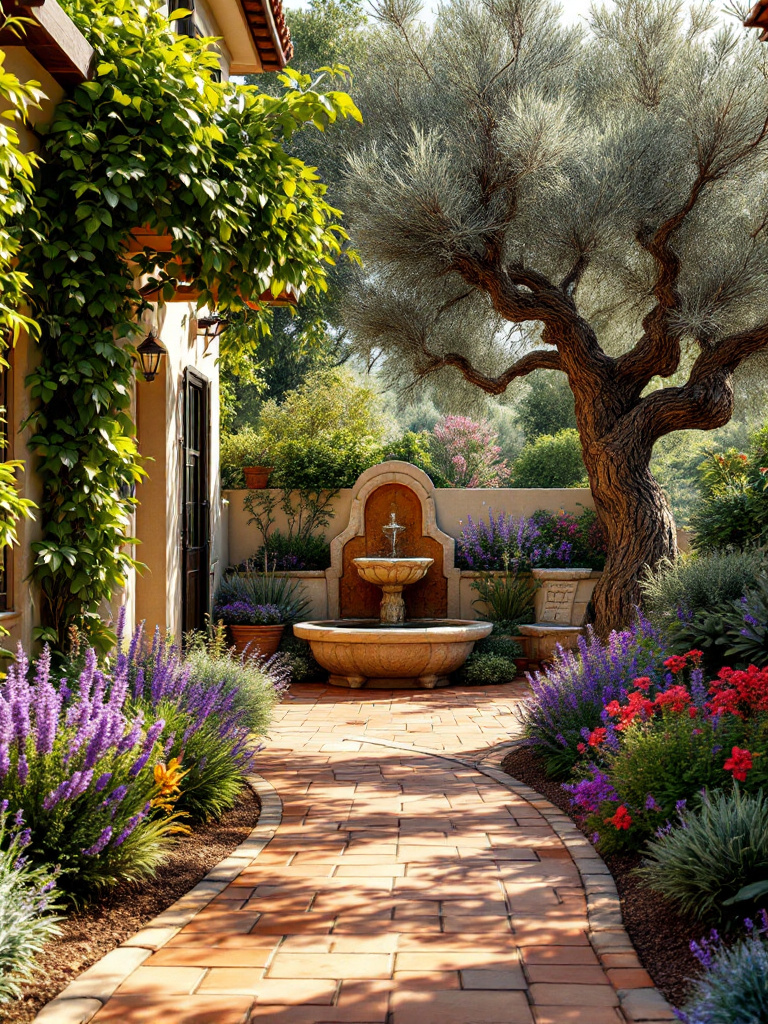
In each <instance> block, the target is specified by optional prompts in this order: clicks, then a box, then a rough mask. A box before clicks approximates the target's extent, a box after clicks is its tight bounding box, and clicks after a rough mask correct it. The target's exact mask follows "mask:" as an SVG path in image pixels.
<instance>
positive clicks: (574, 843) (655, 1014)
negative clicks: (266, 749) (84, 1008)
mask: <svg viewBox="0 0 768 1024" xmlns="http://www.w3.org/2000/svg"><path fill="white" fill-rule="evenodd" d="M348 740H349V741H350V742H354V743H368V744H371V745H373V746H377V747H389V748H391V749H393V750H404V751H409V752H411V753H414V754H423V755H426V756H428V757H434V758H437V759H438V760H442V761H452V762H453V763H454V764H459V765H461V766H462V767H463V768H469V769H471V770H474V771H476V772H478V773H479V774H480V775H485V776H486V777H487V778H490V779H493V780H494V782H497V783H498V784H499V785H500V786H503V787H504V788H505V789H508V790H510V791H511V792H512V793H514V794H515V795H516V796H519V797H521V798H522V799H523V800H525V801H526V802H527V803H529V804H530V805H531V806H532V807H534V808H535V809H536V810H537V811H538V812H539V814H541V816H542V817H543V818H544V819H545V820H546V822H547V824H548V825H549V826H550V828H551V829H552V831H553V832H554V833H555V835H557V837H558V838H559V839H560V841H561V842H562V843H563V845H564V846H565V848H566V849H567V850H568V853H569V854H570V855H571V859H572V860H573V862H574V864H575V865H576V868H577V869H578V872H579V875H580V876H581V881H582V885H583V886H584V893H585V895H586V899H587V921H588V924H589V929H588V931H587V936H588V938H589V941H590V943H591V945H592V948H593V949H594V951H595V954H596V955H597V958H598V960H599V961H600V964H601V966H602V967H603V969H604V970H605V972H606V975H607V977H608V978H610V979H611V981H612V983H613V979H614V975H613V974H612V973H611V971H612V970H614V969H616V968H619V969H620V968H622V967H625V966H627V964H626V962H625V961H623V960H622V959H620V958H623V957H631V958H635V959H636V958H637V954H636V952H635V947H634V946H633V945H632V940H631V939H630V937H629V935H628V934H627V930H626V928H625V927H624V919H623V917H622V914H621V901H620V899H619V893H618V890H617V889H616V883H615V882H614V880H613V876H612V875H611V873H610V871H609V870H608V866H607V865H606V863H605V861H604V860H603V858H602V857H601V856H600V854H599V853H598V852H597V850H596V849H595V848H594V846H593V845H592V844H591V843H590V841H589V840H588V839H587V837H586V836H585V835H584V833H583V832H582V831H581V830H580V829H579V828H577V826H576V824H575V823H574V822H573V820H572V819H571V818H569V817H568V815H567V814H565V812H564V811H561V810H560V808H559V807H556V806H555V805H554V804H552V803H550V802H549V800H546V799H545V798H544V797H543V796H542V795H541V793H538V792H537V791H536V790H535V789H531V787H530V786H526V785H525V784H524V783H522V782H518V781H517V779H513V778H512V776H511V775H507V773H506V772H503V771H502V770H501V768H500V767H498V765H500V764H501V762H502V761H503V759H504V757H505V756H506V754H508V753H509V752H510V750H512V749H514V748H515V747H517V746H520V745H521V743H522V741H521V740H513V741H511V742H510V743H508V744H503V745H502V744H498V745H497V746H496V747H494V748H493V749H492V752H491V754H490V756H489V757H488V758H487V759H486V760H488V761H490V762H491V764H489V765H488V766H486V765H485V764H483V761H479V762H473V761H468V760H466V759H464V758H461V757H456V756H455V755H452V754H445V753H441V752H438V751H435V750H430V749H429V748H427V747H417V746H411V745H409V744H405V743H395V742H394V741H392V740H379V739H371V738H370V737H368V736H366V737H364V736H352V737H348ZM501 747H503V749H499V748H501ZM494 762H495V763H494ZM638 966H639V961H638ZM614 988H615V990H616V995H617V996H618V998H619V1004H620V1007H621V1010H622V1012H623V1014H624V1016H625V1017H626V1019H627V1020H628V1021H632V1022H633V1024H634V1022H639V1021H660V1020H672V1019H673V1012H674V1011H673V1008H672V1006H671V1005H670V1004H669V1003H668V1002H667V1000H666V999H665V998H664V996H663V995H662V993H661V992H660V991H659V990H658V989H656V988H628V989H627V988H619V987H618V986H617V985H615V984H614ZM57 1024H58V1022H57Z"/></svg>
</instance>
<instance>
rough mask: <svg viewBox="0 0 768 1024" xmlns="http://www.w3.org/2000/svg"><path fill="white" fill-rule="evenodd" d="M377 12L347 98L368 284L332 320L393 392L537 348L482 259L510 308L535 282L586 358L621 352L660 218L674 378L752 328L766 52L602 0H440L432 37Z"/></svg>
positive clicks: (714, 11)
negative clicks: (391, 376) (587, 342)
mask: <svg viewBox="0 0 768 1024" xmlns="http://www.w3.org/2000/svg"><path fill="white" fill-rule="evenodd" d="M377 13H378V16H379V19H380V21H381V22H382V29H381V31H380V32H378V33H375V34H374V35H373V36H372V38H371V41H370V44H369V45H370V49H371V54H370V56H369V66H368V69H367V70H366V71H365V72H364V73H362V74H358V76H357V78H356V83H355V84H356V98H357V99H358V101H359V105H360V107H361V109H362V110H363V111H364V115H365V121H366V129H365V130H366V133H367V138H366V145H365V147H364V148H362V149H358V151H357V152H356V153H355V154H354V155H353V156H352V157H351V160H350V171H349V177H348V187H347V193H346V196H345V203H344V205H345V209H346V211H347V213H348V216H349V219H350V223H351V230H352V235H353V242H354V244H355V245H356V246H357V248H358V250H359V251H360V253H361V255H362V257H363V260H364V264H365V268H366V273H365V277H364V279H363V281H362V282H361V285H360V290H359V292H358V293H357V296H356V297H355V298H354V299H353V300H351V301H349V302H348V304H347V322H348V324H349V325H350V326H351V327H352V329H353V331H354V333H355V336H356V338H357V341H358V344H359V345H360V346H361V347H362V348H363V349H364V350H366V351H367V352H371V351H376V350H383V352H384V353H385V354H386V355H387V356H389V365H390V367H392V368H393V369H395V368H396V373H397V375H398V377H399V379H400V381H401V382H402V374H403V368H404V366H406V365H407V366H409V367H410V368H411V369H412V370H413V371H415V373H416V374H417V375H424V374H429V373H434V372H438V373H440V372H444V368H445V366H446V356H447V355H449V354H453V355H455V356H456V357H457V358H456V359H453V360H451V359H449V360H448V365H451V366H453V367H457V368H458V369H459V370H460V371H461V372H464V373H465V375H466V371H467V367H466V366H465V365H463V363H462V359H464V360H469V362H470V364H471V367H470V370H477V371H478V372H479V373H480V374H482V375H483V377H490V378H496V377H498V375H499V374H501V373H503V371H504V370H505V369H507V368H509V367H510V366H512V365H513V364H514V363H515V361H516V360H517V359H519V358H520V356H521V355H523V354H525V353H527V352H530V351H531V350H532V349H535V348H536V347H537V345H539V344H540V341H541V334H542V329H541V321H540V320H538V319H536V317H535V315H533V314H531V316H530V318H529V317H528V316H527V315H526V314H525V313H523V314H521V315H519V316H516V317H515V318H514V319H509V318H507V317H505V316H504V315H503V314H502V313H500V312H499V311H498V307H499V303H498V301H497V296H496V295H495V294H494V290H493V287H492V286H491V287H489V286H488V283H487V281H485V282H480V281H479V280H478V281H473V275H474V276H475V277H477V274H476V273H475V271H476V268H477V264H478V262H482V260H483V259H484V258H485V257H486V255H487V252H488V247H489V245H490V244H492V245H493V246H497V247H498V248H499V250H500V264H501V265H502V266H507V267H509V266H514V267H516V268H525V270H526V271H527V272H529V274H530V275H531V277H530V280H529V281H528V283H527V284H526V282H525V280H524V275H522V274H521V276H520V279H519V281H518V286H519V287H520V288H521V289H523V291H524V292H527V293H530V292H531V291H535V289H536V286H537V281H536V279H534V277H533V275H543V277H544V278H546V279H547V280H548V281H551V282H556V283H557V284H558V285H561V286H562V287H563V289H564V291H565V292H566V293H567V294H568V295H569V296H570V297H572V298H573V299H574V301H575V303H576V309H577V311H578V314H579V316H580V317H582V318H584V319H585V320H586V321H587V322H588V323H589V324H590V325H591V327H592V328H593V329H594V331H595V333H596V335H597V339H598V341H599V344H600V346H601V348H602V349H603V350H604V351H605V352H606V353H608V354H609V355H612V356H616V355H619V354H621V353H622V352H626V351H627V350H629V349H631V348H632V347H633V346H635V345H636V343H637V342H638V340H639V339H640V338H641V336H642V335H643V330H644V328H643V325H642V320H643V317H645V316H646V315H647V314H648V313H650V312H651V310H652V309H653V308H654V304H655V298H654V287H655V286H656V285H657V283H658V282H657V273H658V270H657V266H656V263H655V261H654V258H653V256H652V255H651V253H650V252H649V251H648V245H649V243H650V240H651V239H652V238H653V236H654V234H655V233H656V232H657V231H658V229H659V228H660V226H661V225H663V224H664V223H665V221H667V220H668V219H669V218H670V217H673V216H674V215H675V214H677V213H678V212H680V211H682V222H681V224H680V226H679V227H678V228H676V230H675V236H674V250H675V258H676V260H677V261H679V272H678V273H677V274H676V280H675V287H676V289H677V291H678V300H677V301H676V302H675V308H674V309H672V310H670V311H669V316H668V318H667V323H666V327H667V329H668V330H670V331H673V332H675V333H676V334H678V335H679V336H680V339H681V341H682V346H683V352H682V360H681V362H682V367H683V369H685V368H686V367H687V366H689V365H690V362H691V361H692V359H693V358H694V357H695V356H696V355H697V354H698V351H699V349H700V347H709V346H713V345H716V344H717V343H718V342H719V341H720V340H721V339H722V338H724V337H725V336H727V335H729V334H732V333H734V332H738V331H743V330H746V329H750V328H754V327H755V326H756V325H759V324H763V323H766V322H768V289H766V283H767V278H768V217H766V214H765V211H766V208H767V204H766V200H768V175H767V174H766V170H767V164H766V155H767V154H768V134H766V114H767V112H768V83H767V81H766V73H767V70H766V69H767V66H768V48H767V47H764V46H762V44H760V43H759V42H758V40H757V34H756V33H754V32H753V33H748V32H747V31H746V30H745V29H743V28H742V26H741V25H740V23H739V22H738V20H737V19H736V18H734V17H729V16H728V15H727V14H725V13H724V12H723V11H722V5H721V4H720V2H719V0H713V2H698V3H686V2H684V0H617V3H616V4H615V5H611V6H610V7H604V6H602V5H599V4H598V5H596V6H595V7H594V8H593V11H592V15H591V18H590V19H589V21H588V24H587V25H584V26H579V25H571V24H566V23H565V22H564V21H563V20H562V17H561V15H562V9H561V7H560V5H558V4H556V3H552V2H550V0H449V2H447V3H445V4H443V5H442V6H441V7H440V9H439V11H438V14H437V16H436V19H435V22H434V25H433V26H428V25H425V24H424V23H423V22H421V21H419V20H417V18H416V16H417V13H418V5H417V4H416V3H415V0H379V4H378V8H377ZM700 178H702V179H703V180H702V181H701V183H700V184H699V179H700ZM545 341H546V339H545ZM679 369H680V367H677V368H676V370H679ZM526 372H527V371H526ZM666 376H670V375H669V374H666ZM456 377H457V374H456V370H455V369H453V370H451V371H449V378H448V379H451V378H456ZM474 383H478V381H477V380H476V381H474ZM479 383H480V386H481V387H482V386H484V384H485V383H486V382H485V381H484V380H481V381H479ZM508 383H509V381H506V384H508ZM659 383H660V382H659V381H656V382H655V385H658V384H659Z"/></svg>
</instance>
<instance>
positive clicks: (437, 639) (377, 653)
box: [293, 559, 493, 690]
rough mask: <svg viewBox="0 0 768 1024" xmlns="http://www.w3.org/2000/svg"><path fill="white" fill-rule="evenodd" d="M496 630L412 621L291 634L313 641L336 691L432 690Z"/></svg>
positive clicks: (361, 622)
mask: <svg viewBox="0 0 768 1024" xmlns="http://www.w3.org/2000/svg"><path fill="white" fill-rule="evenodd" d="M413 561H416V559H413ZM421 561H425V560H424V559H422V560H421ZM492 629H493V626H492V624H491V623H490V622H473V621H469V620H463V619H411V620H410V621H408V622H405V623H399V624H398V625H394V626H389V625H383V624H382V623H381V622H378V621H377V620H376V619H337V620H335V621H330V622H300V623H298V624H297V625H295V626H294V627H293V632H294V633H295V635H296V636H298V637H301V639H302V640H308V641H309V645H310V647H311V648H312V653H313V654H314V656H315V658H316V659H317V661H318V662H319V663H320V664H321V665H322V666H323V668H324V669H326V670H327V671H328V672H329V673H330V679H329V682H330V683H331V685H333V686H347V687H351V688H352V689H360V688H361V687H369V688H372V689H376V688H378V689H382V688H384V689H410V690H412V689H425V690H433V689H434V688H435V687H437V686H447V685H448V684H449V682H450V680H449V678H448V676H449V675H450V673H451V672H455V671H456V670H457V669H459V668H461V666H462V665H463V664H464V662H465V661H466V660H467V658H468V657H469V655H470V654H471V653H472V648H473V647H474V646H475V643H476V641H478V640H482V639H483V637H486V636H488V634H489V633H490V632H491V630H492Z"/></svg>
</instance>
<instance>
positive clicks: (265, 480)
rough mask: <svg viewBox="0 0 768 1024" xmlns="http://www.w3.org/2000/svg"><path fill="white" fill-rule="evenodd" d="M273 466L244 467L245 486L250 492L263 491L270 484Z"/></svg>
mask: <svg viewBox="0 0 768 1024" xmlns="http://www.w3.org/2000/svg"><path fill="white" fill-rule="evenodd" d="M273 469H274V467H273V466H243V474H244V476H245V486H246V487H247V488H248V490H249V491H262V490H264V488H265V487H266V486H267V485H268V484H269V478H270V475H271V474H272V470H273Z"/></svg>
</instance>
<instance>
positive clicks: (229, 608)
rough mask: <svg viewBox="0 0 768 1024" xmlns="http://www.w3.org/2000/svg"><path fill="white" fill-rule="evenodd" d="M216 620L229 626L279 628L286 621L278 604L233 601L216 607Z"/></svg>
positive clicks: (214, 612)
mask: <svg viewBox="0 0 768 1024" xmlns="http://www.w3.org/2000/svg"><path fill="white" fill-rule="evenodd" d="M213 614H214V618H215V619H216V620H217V621H221V622H223V623H224V624H225V625H227V626H278V625H280V624H281V623H283V622H284V621H285V620H284V618H283V612H282V609H280V608H279V607H278V606H277V605H276V604H256V605H254V604H251V603H250V601H232V602H230V603H229V604H220V605H216V607H215V608H214V609H213Z"/></svg>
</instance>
